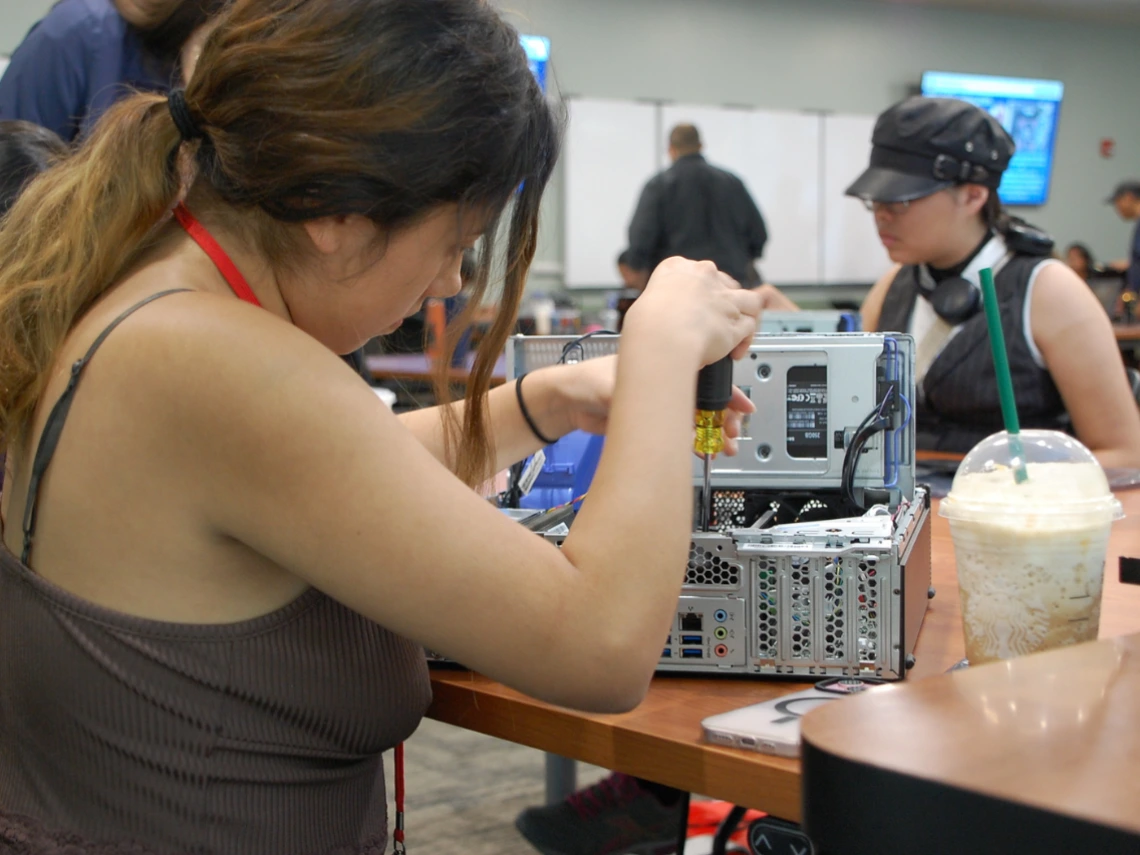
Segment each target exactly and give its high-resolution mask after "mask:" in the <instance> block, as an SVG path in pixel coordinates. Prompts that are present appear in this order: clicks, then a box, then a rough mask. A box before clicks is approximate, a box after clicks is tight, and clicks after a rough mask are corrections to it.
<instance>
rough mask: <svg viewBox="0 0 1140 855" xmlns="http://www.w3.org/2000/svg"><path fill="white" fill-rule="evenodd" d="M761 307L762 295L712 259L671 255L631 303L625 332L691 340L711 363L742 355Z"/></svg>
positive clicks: (698, 351) (704, 360) (670, 339)
mask: <svg viewBox="0 0 1140 855" xmlns="http://www.w3.org/2000/svg"><path fill="white" fill-rule="evenodd" d="M762 306H763V299H762V297H761V296H760V295H759V294H757V293H756V292H755V291H748V290H745V289H742V288H741V287H740V285H739V284H737V282H736V281H735V280H734V279H732V277H730V276H728V275H727V274H724V273H721V272H720V271H719V270H717V269H716V265H715V264H713V263H712V262H711V261H690V260H688V259H685V258H680V257H673V258H667V259H665V260H664V261H662V262H661V263H660V264H659V265H657V269H656V270H654V271H653V275H652V276H650V277H649V283H648V284H647V285H646V286H645V292H644V293H643V294H642V295H641V296H640V297H639V298H638V299H637V301H636V302H634V304H633V305H632V306H631V307H630V309H629V312H628V313H627V314H626V318H625V322H624V324H623V325H622V334H623V336H629V334H630V333H632V334H633V335H635V336H641V335H652V336H660V337H662V338H664V339H665V340H666V341H669V342H677V343H678V344H680V343H684V342H688V343H690V344H691V345H692V347H693V348H694V350H695V352H696V354H697V355H698V357H699V359H700V364H701V365H709V364H710V363H713V362H716V361H717V360H718V359H720V358H721V357H723V356H725V355H726V354H729V353H731V354H732V357H733V358H734V359H738V358H740V357H741V356H743V355H744V352H745V351H746V350H747V349H748V345H749V343H750V342H751V341H752V336H753V334H755V332H756V326H757V323H758V319H759V316H760V311H761V309H762Z"/></svg>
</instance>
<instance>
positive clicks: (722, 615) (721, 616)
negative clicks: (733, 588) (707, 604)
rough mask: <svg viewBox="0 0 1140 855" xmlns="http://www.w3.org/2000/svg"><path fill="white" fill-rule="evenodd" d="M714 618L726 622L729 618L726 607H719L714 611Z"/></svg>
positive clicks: (718, 621)
mask: <svg viewBox="0 0 1140 855" xmlns="http://www.w3.org/2000/svg"><path fill="white" fill-rule="evenodd" d="M713 620H715V621H716V622H717V623H724V622H725V621H726V620H728V612H726V611H725V610H724V609H717V610H716V611H715V612H713Z"/></svg>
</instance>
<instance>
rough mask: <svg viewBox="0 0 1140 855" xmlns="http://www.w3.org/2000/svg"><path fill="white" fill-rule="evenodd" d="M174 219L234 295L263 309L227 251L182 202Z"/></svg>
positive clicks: (177, 207) (175, 207)
mask: <svg viewBox="0 0 1140 855" xmlns="http://www.w3.org/2000/svg"><path fill="white" fill-rule="evenodd" d="M174 218H175V219H176V220H178V224H179V225H180V226H182V228H184V229H186V234H188V235H190V239H191V240H193V241H194V243H196V244H198V246H200V247H202V251H203V252H204V253H206V255H208V256H210V261H212V262H214V266H215V267H216V268H218V272H219V273H221V274H222V278H223V279H225V280H226V282H228V283H229V286H230V288H232V289H233V292H234V294H236V295H237V296H238V297H240V298H241V299H242V300H245V301H246V302H247V303H253V305H255V306H257V307H258V308H261V301H260V300H258V299H257V295H256V294H254V293H253V289H252V288H250V287H249V283H248V282H246V281H245V277H244V276H242V275H241V271H240V270H238V269H237V265H236V264H234V262H233V259H231V258H230V257H229V256H228V255H226V251H225V250H224V249H222V248H221V246H219V245H218V242H217V241H216V240H214V236H213V235H212V234H210V233H209V232H208V231H206V227H205V226H204V225H202V224H201V223H200V222H198V220H197V219H196V218H195V217H194V215H193V214H191V213H190V211H189V209H187V207H186V206H185V205H183V204H182V203H181V202H179V203H178V204H177V205H175V206H174Z"/></svg>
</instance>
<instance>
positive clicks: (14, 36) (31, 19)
mask: <svg viewBox="0 0 1140 855" xmlns="http://www.w3.org/2000/svg"><path fill="white" fill-rule="evenodd" d="M53 2H54V0H0V54H4V55H8V54H10V53H12V51H13V50H15V49H16V45H18V44H19V43H20V40H21V39H23V38H24V35H25V34H26V33H27V32H28V30H29V29H31V26H32V24H34V23H35V22H36V21H38V20H39V19H40V18H42V17H43V16H44V15H45V14H46V13H47V10H48V9H50V8H51V6H52V3H53Z"/></svg>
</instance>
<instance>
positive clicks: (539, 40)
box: [519, 35, 550, 92]
mask: <svg viewBox="0 0 1140 855" xmlns="http://www.w3.org/2000/svg"><path fill="white" fill-rule="evenodd" d="M519 41H520V42H522V46H523V50H524V51H526V61H527V64H528V65H529V66H530V70H531V72H532V73H533V74H534V79H535V80H537V81H538V85H539V87H540V88H541V89H542V91H543V92H545V91H546V63H547V62H549V61H550V39H548V38H547V37H546V36H523V35H520V36H519Z"/></svg>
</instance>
